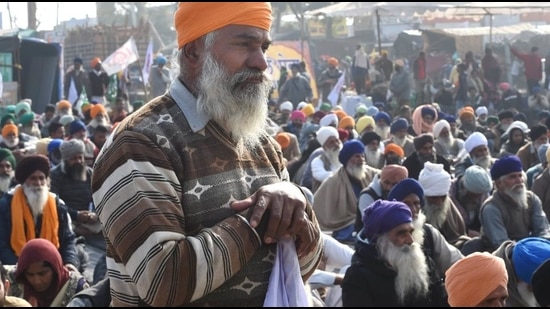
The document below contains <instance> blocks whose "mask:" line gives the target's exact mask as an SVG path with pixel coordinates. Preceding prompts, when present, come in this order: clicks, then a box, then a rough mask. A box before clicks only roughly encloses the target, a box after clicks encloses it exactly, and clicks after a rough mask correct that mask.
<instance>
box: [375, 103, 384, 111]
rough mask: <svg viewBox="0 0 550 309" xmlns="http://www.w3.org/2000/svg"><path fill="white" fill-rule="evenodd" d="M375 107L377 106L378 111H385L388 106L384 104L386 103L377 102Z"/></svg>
mask: <svg viewBox="0 0 550 309" xmlns="http://www.w3.org/2000/svg"><path fill="white" fill-rule="evenodd" d="M373 105H374V106H376V107H377V108H378V110H381V109H384V108H385V107H386V104H384V102H375V103H374V104H373Z"/></svg>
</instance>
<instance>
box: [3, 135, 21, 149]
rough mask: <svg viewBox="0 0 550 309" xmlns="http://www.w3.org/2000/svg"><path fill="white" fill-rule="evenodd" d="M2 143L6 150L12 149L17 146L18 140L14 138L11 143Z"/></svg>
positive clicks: (6, 141) (9, 141)
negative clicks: (6, 147)
mask: <svg viewBox="0 0 550 309" xmlns="http://www.w3.org/2000/svg"><path fill="white" fill-rule="evenodd" d="M4 143H5V144H6V146H8V148H13V147H15V146H17V144H19V138H18V137H16V138H14V139H13V141H11V140H8V139H4Z"/></svg>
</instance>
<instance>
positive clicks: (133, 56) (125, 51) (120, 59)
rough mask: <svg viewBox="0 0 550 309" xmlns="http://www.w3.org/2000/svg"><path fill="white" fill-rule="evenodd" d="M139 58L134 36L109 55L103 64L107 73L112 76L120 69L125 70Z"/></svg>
mask: <svg viewBox="0 0 550 309" xmlns="http://www.w3.org/2000/svg"><path fill="white" fill-rule="evenodd" d="M138 59H139V53H138V50H137V46H136V41H135V40H134V37H131V38H130V39H128V41H126V43H124V45H122V46H121V47H120V48H119V49H117V50H115V52H114V53H112V54H111V55H109V57H107V59H105V60H104V61H103V63H102V64H101V65H102V67H103V70H105V72H107V75H109V76H111V75H113V74H115V73H118V72H120V71H124V69H126V68H127V67H128V66H129V65H130V64H132V63H134V62H136V61H137V60H138Z"/></svg>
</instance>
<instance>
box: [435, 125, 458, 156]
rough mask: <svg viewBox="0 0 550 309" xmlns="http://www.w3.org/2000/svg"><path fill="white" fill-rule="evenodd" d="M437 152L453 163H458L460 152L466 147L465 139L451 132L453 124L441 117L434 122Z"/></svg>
mask: <svg viewBox="0 0 550 309" xmlns="http://www.w3.org/2000/svg"><path fill="white" fill-rule="evenodd" d="M433 134H434V138H435V141H434V149H435V153H436V154H438V155H440V156H442V157H443V158H445V159H447V161H449V163H450V164H451V165H454V164H455V163H456V160H457V157H458V154H459V153H460V152H461V151H462V149H464V140H462V139H460V138H455V137H454V136H453V135H452V134H451V124H449V122H448V121H447V120H445V119H441V120H439V121H437V122H436V123H435V124H434V128H433Z"/></svg>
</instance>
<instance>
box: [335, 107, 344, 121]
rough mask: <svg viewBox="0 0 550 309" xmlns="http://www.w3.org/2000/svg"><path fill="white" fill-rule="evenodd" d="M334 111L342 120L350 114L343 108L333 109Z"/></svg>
mask: <svg viewBox="0 0 550 309" xmlns="http://www.w3.org/2000/svg"><path fill="white" fill-rule="evenodd" d="M332 113H333V114H336V116H337V117H338V121H340V120H342V118H344V117H346V116H347V115H348V114H346V112H344V111H343V110H341V109H338V110H333V111H332Z"/></svg>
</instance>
